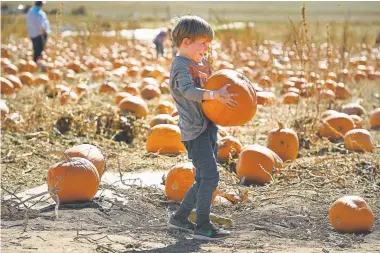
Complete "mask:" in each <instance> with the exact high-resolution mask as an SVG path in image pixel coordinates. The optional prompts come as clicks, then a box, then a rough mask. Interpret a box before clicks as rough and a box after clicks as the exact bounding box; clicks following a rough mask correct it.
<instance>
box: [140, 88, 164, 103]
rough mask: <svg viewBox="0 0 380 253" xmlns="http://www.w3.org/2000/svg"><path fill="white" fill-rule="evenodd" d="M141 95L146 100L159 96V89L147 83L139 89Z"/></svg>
mask: <svg viewBox="0 0 380 253" xmlns="http://www.w3.org/2000/svg"><path fill="white" fill-rule="evenodd" d="M141 96H142V97H143V98H144V99H147V100H150V99H153V98H159V97H160V96H161V90H160V89H159V88H158V87H157V86H155V85H152V84H148V85H146V86H145V87H144V88H143V89H142V90H141Z"/></svg>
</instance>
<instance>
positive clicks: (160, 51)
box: [153, 29, 172, 58]
mask: <svg viewBox="0 0 380 253" xmlns="http://www.w3.org/2000/svg"><path fill="white" fill-rule="evenodd" d="M171 32H172V30H171V29H168V30H167V31H165V30H161V31H160V32H159V33H158V34H157V36H156V37H155V38H154V40H153V43H154V45H156V51H157V58H158V57H159V56H160V55H161V56H164V41H165V39H166V37H167V34H168V33H169V35H170V34H171Z"/></svg>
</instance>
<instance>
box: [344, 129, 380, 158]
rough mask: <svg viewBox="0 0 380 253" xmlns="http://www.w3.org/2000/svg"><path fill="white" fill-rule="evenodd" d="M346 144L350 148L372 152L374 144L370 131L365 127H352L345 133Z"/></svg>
mask: <svg viewBox="0 0 380 253" xmlns="http://www.w3.org/2000/svg"><path fill="white" fill-rule="evenodd" d="M344 146H345V147H346V149H348V150H352V151H361V152H372V151H373V148H374V145H373V140H372V136H371V134H370V132H368V131H367V130H365V129H352V130H350V131H348V132H347V133H346V134H345V135H344Z"/></svg>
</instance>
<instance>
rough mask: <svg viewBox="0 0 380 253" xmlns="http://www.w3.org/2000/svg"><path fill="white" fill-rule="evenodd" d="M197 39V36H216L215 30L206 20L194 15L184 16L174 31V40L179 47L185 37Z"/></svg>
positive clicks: (209, 37) (210, 38) (210, 37)
mask: <svg viewBox="0 0 380 253" xmlns="http://www.w3.org/2000/svg"><path fill="white" fill-rule="evenodd" d="M185 38H189V39H190V40H191V41H195V40H196V39H197V38H208V39H209V40H210V41H211V40H212V39H213V38H214V30H213V29H212V27H211V26H210V24H209V23H207V21H206V20H204V19H203V18H200V17H198V16H194V15H188V16H183V17H181V18H180V19H179V21H178V23H177V24H176V25H175V27H174V29H173V31H172V40H173V42H174V44H175V45H176V46H177V47H179V46H180V45H181V44H182V41H183V39H185Z"/></svg>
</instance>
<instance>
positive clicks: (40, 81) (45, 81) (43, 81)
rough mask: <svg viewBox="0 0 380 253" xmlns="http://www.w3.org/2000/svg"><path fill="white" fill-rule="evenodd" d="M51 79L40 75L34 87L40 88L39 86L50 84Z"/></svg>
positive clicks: (35, 79)
mask: <svg viewBox="0 0 380 253" xmlns="http://www.w3.org/2000/svg"><path fill="white" fill-rule="evenodd" d="M49 81H50V79H49V77H48V76H47V75H45V74H40V75H39V76H37V77H36V78H34V81H33V85H34V86H39V85H47V84H49Z"/></svg>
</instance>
